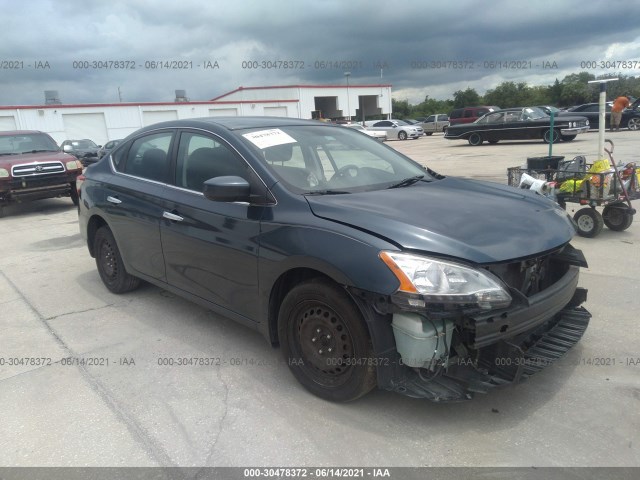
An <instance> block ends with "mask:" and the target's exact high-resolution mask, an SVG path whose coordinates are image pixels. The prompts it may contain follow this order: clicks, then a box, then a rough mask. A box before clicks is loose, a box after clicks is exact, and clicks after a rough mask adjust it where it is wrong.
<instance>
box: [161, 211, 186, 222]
mask: <svg viewBox="0 0 640 480" xmlns="http://www.w3.org/2000/svg"><path fill="white" fill-rule="evenodd" d="M162 216H163V217H164V218H166V219H167V220H171V221H172V222H181V221H182V220H184V218H182V217H181V216H180V215H176V214H175V213H171V212H162Z"/></svg>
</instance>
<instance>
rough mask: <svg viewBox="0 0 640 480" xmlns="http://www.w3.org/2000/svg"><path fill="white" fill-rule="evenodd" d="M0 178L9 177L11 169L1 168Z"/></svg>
mask: <svg viewBox="0 0 640 480" xmlns="http://www.w3.org/2000/svg"><path fill="white" fill-rule="evenodd" d="M0 178H9V171H8V170H7V169H6V168H0Z"/></svg>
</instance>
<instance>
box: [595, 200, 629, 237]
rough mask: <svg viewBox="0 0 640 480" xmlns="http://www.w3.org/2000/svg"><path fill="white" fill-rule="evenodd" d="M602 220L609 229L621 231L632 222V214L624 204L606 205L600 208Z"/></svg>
mask: <svg viewBox="0 0 640 480" xmlns="http://www.w3.org/2000/svg"><path fill="white" fill-rule="evenodd" d="M602 220H603V221H604V224H605V225H606V226H607V228H608V229H609V230H613V231H615V232H622V231H623V230H626V229H627V228H629V227H630V226H631V224H632V223H633V215H631V212H629V207H627V206H626V205H616V206H612V205H607V206H606V207H604V210H602Z"/></svg>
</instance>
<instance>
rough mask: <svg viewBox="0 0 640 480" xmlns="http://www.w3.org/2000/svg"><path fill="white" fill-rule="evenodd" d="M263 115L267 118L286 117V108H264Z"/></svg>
mask: <svg viewBox="0 0 640 480" xmlns="http://www.w3.org/2000/svg"><path fill="white" fill-rule="evenodd" d="M264 114H265V115H266V116H267V117H286V116H288V115H287V107H264Z"/></svg>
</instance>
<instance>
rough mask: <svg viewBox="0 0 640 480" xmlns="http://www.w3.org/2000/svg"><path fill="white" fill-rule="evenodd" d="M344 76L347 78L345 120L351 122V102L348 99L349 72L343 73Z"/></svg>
mask: <svg viewBox="0 0 640 480" xmlns="http://www.w3.org/2000/svg"><path fill="white" fill-rule="evenodd" d="M344 76H345V77H347V120H348V121H349V122H350V121H351V100H350V99H349V77H350V76H351V72H344Z"/></svg>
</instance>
